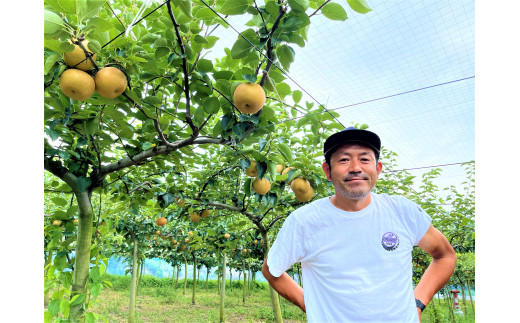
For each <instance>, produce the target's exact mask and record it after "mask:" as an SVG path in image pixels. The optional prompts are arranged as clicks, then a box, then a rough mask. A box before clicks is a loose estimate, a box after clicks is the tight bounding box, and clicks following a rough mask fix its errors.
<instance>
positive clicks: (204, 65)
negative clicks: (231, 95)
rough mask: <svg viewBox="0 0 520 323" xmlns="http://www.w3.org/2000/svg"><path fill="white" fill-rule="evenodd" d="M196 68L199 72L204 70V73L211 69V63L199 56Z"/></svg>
mask: <svg viewBox="0 0 520 323" xmlns="http://www.w3.org/2000/svg"><path fill="white" fill-rule="evenodd" d="M197 70H198V71H199V72H204V73H209V72H212V71H213V63H212V62H211V61H210V60H208V59H204V58H201V59H199V61H198V62H197Z"/></svg>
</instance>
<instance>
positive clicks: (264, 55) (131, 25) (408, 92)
mask: <svg viewBox="0 0 520 323" xmlns="http://www.w3.org/2000/svg"><path fill="white" fill-rule="evenodd" d="M169 2H171V0H167V1H165V2H163V3H161V4H160V5H158V6H157V7H156V8H154V9H153V10H151V11H150V12H149V13H147V14H146V15H144V16H143V17H142V18H140V19H138V20H137V21H135V22H134V23H131V24H130V25H128V26H124V25H123V26H124V27H125V31H123V32H121V33H119V34H118V35H116V36H115V37H114V38H112V39H111V40H110V41H109V42H107V43H106V44H104V45H103V46H102V47H101V48H104V47H106V46H107V45H109V44H110V43H112V42H113V41H114V40H115V39H117V38H119V37H120V36H122V35H125V34H128V32H127V31H128V29H129V28H131V27H133V26H135V25H138V24H139V23H140V22H141V21H143V20H144V19H146V18H147V17H148V16H150V15H151V14H152V13H154V12H155V11H157V10H158V9H160V8H161V7H163V6H164V5H165V4H168V3H169ZM200 2H201V3H202V4H203V5H205V6H206V7H207V8H209V9H210V10H211V11H212V12H213V13H214V14H215V15H216V16H217V17H219V18H220V19H221V20H222V21H224V22H225V23H226V24H227V25H228V26H229V27H231V29H233V30H234V31H235V32H236V33H237V34H238V35H239V37H241V38H242V39H244V40H245V41H246V42H247V43H248V44H249V45H250V46H251V48H253V49H255V50H256V51H257V52H258V53H259V54H260V55H261V56H262V57H264V58H265V59H266V60H267V62H268V63H269V64H270V65H271V66H274V67H276V68H277V69H278V70H279V71H280V72H281V73H282V74H283V75H284V76H285V77H287V78H288V79H289V80H291V81H292V82H293V83H294V84H295V85H296V86H297V87H298V88H300V89H301V90H302V91H303V92H304V93H305V94H307V95H308V97H310V98H311V99H312V100H313V101H315V102H316V103H317V104H318V106H319V107H320V108H322V109H323V110H324V111H318V112H314V113H308V114H305V115H301V116H296V117H293V118H288V119H285V120H282V121H280V122H277V123H275V125H276V124H282V123H285V122H288V121H294V120H298V119H301V118H305V117H309V116H312V115H321V114H323V113H328V114H330V115H331V116H332V117H333V118H334V120H335V121H336V122H338V123H339V124H340V125H341V126H342V127H344V125H343V124H342V123H341V122H340V121H339V120H338V119H337V118H336V117H335V116H334V115H333V114H332V113H331V111H337V110H343V109H345V108H349V107H353V106H357V105H362V104H367V103H370V102H374V101H379V100H383V99H388V98H392V97H396V96H401V95H405V94H410V93H413V92H418V91H422V90H426V89H430V88H434V87H439V86H443V85H447V84H452V83H456V82H461V81H466V80H470V79H474V78H475V76H474V75H473V76H469V77H464V78H460V79H456V80H452V81H447V82H442V83H438V84H434V85H430V86H425V87H421V88H417V89H413V90H409V91H404V92H400V93H396V94H392V95H387V96H382V97H379V98H376V99H371V100H365V101H362V102H357V103H353V104H348V105H343V106H340V107H337V108H332V109H328V108H326V107H325V106H324V105H323V104H321V103H320V102H319V101H318V100H317V99H316V98H315V97H314V96H313V95H311V94H310V93H309V91H307V90H306V89H305V88H304V87H303V86H301V85H300V84H299V83H298V82H296V81H295V80H294V79H293V78H292V77H291V76H290V75H289V74H288V73H287V71H285V70H284V69H283V68H282V67H280V66H279V65H278V64H276V63H275V62H273V60H271V59H270V58H269V57H268V56H267V55H266V54H264V53H263V51H262V49H260V48H258V47H257V46H255V45H254V44H253V43H252V42H251V41H250V40H249V39H247V37H245V36H244V35H243V34H242V33H241V32H239V31H238V30H237V29H236V28H235V27H234V26H233V25H232V24H230V23H229V21H227V20H226V18H227V16H226V17H222V16H221V15H220V14H219V13H217V12H216V11H215V10H214V9H213V8H212V7H211V6H210V5H208V4H207V3H206V2H205V1H204V0H200ZM255 5H256V4H255ZM112 12H113V14H114V16H116V17H117V15H116V14H115V12H114V11H113V10H112ZM118 19H119V18H118ZM119 21H120V20H119ZM120 22H121V21H120ZM121 24H123V23H122V22H121ZM219 26H220V25H217V26H215V27H214V28H213V30H212V31H211V32H210V33H212V32H213V31H214V30H215V29H216V28H217V27H219ZM266 42H267V40H266ZM217 92H218V93H219V94H220V95H221V96H222V97H224V98H225V99H226V100H227V101H229V102H231V103H232V101H231V99H230V98H228V97H227V96H226V95H224V94H223V93H221V92H220V91H217ZM143 102H144V103H146V104H148V105H150V106H152V107H154V108H156V109H158V110H160V111H162V112H164V113H167V114H169V115H172V114H171V113H170V112H168V111H166V110H165V109H163V108H161V107H157V106H155V105H153V104H150V103H148V102H146V101H145V100H143ZM281 103H282V104H284V102H283V101H281ZM297 111H298V110H297ZM299 112H300V113H302V112H301V111H299ZM172 116H173V115H172ZM470 163H474V162H473V161H468V162H458V163H450V164H443V165H436V166H423V167H416V168H408V169H402V170H392V169H391V168H390V167H389V166H387V165H385V164H383V166H384V167H385V169H386V170H387V171H383V173H391V174H392V175H393V176H394V177H396V178H397V179H398V180H399V181H400V182H401V183H402V184H403V185H404V186H406V187H408V188H409V189H410V190H411V191H412V192H414V193H415V194H416V195H417V196H419V197H420V198H421V199H422V200H424V201H425V202H426V203H427V204H430V205H432V206H436V205H435V204H432V203H431V202H429V201H428V200H427V199H426V198H425V197H424V196H422V195H421V194H419V193H417V192H416V191H415V190H414V189H413V188H412V187H411V186H410V185H409V184H407V183H405V182H404V181H403V180H402V179H401V178H399V177H398V176H397V175H396V172H401V171H407V170H416V169H425V168H433V167H446V166H452V165H462V164H470Z"/></svg>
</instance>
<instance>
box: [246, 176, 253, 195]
mask: <svg viewBox="0 0 520 323" xmlns="http://www.w3.org/2000/svg"><path fill="white" fill-rule="evenodd" d="M251 182H252V179H251V177H249V178H247V179H246V180H245V181H244V193H245V194H246V196H249V195H251Z"/></svg>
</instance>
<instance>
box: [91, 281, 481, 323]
mask: <svg viewBox="0 0 520 323" xmlns="http://www.w3.org/2000/svg"><path fill="white" fill-rule="evenodd" d="M107 280H109V281H111V282H112V284H113V288H110V289H104V290H103V291H102V292H101V294H100V295H99V297H98V299H97V300H96V302H95V304H94V305H93V307H92V308H91V311H92V312H94V313H97V314H100V315H101V316H102V317H104V318H105V319H106V320H107V321H108V322H117V323H119V322H121V323H122V322H128V307H129V300H130V296H129V290H130V288H129V286H130V277H128V276H112V275H109V277H108V278H107ZM183 286H184V280H183V279H180V280H179V283H178V287H177V289H175V288H174V286H173V282H172V280H171V278H155V277H153V276H144V277H143V279H142V281H141V286H140V288H139V293H138V296H137V299H136V322H138V323H144V322H146V323H148V322H149V323H155V322H190V323H192V322H219V319H220V296H219V294H218V289H217V282H216V281H210V284H209V286H208V290H206V289H205V281H200V282H198V283H197V291H196V300H195V305H193V304H192V289H191V280H189V279H188V286H187V287H186V293H185V294H183ZM242 295H243V290H242V286H241V282H238V281H233V289H230V287H229V281H228V283H227V285H226V298H225V302H224V307H225V314H224V319H225V322H251V323H253V322H254V323H256V322H274V317H273V312H272V308H271V298H270V294H269V288H268V285H267V283H263V282H259V283H256V284H255V285H254V289H253V290H252V291H251V292H250V293H248V294H247V296H246V300H245V303H244V302H243V301H242ZM459 302H460V303H462V301H459ZM433 303H434V304H435V305H432V304H433ZM433 303H430V304H429V305H428V307H427V308H426V310H425V312H424V313H423V315H422V322H423V323H425V322H426V323H433V322H447V323H448V322H456V323H469V322H475V315H474V311H473V310H472V307H471V305H470V303H469V300H468V302H467V304H466V305H467V306H466V310H467V314H466V315H464V316H455V320H453V319H452V318H451V315H450V311H449V306H448V303H447V302H445V301H443V300H442V301H441V302H440V303H439V301H438V300H437V299H435V300H434V301H433ZM461 306H462V307H463V309H464V304H461ZM281 309H282V316H283V318H284V322H286V323H295V322H306V316H305V313H303V312H302V311H301V310H300V309H299V308H297V307H296V306H295V305H293V304H291V303H290V302H288V301H286V300H284V299H281Z"/></svg>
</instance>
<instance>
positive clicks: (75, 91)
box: [59, 68, 96, 101]
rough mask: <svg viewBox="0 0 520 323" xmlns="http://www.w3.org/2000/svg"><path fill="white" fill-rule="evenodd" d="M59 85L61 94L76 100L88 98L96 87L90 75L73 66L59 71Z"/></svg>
mask: <svg viewBox="0 0 520 323" xmlns="http://www.w3.org/2000/svg"><path fill="white" fill-rule="evenodd" d="M59 85H60V89H61V91H62V92H63V94H65V95H66V96H68V97H69V98H71V99H74V100H78V101H84V100H87V99H88V98H90V97H91V96H92V94H94V90H95V88H96V84H95V82H94V79H93V78H92V76H90V75H89V74H87V73H86V72H84V71H82V70H78V69H75V68H69V69H67V70H65V71H64V72H63V73H61V76H60V80H59Z"/></svg>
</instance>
